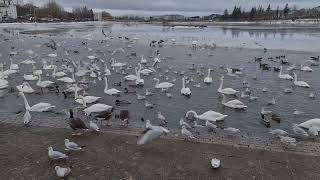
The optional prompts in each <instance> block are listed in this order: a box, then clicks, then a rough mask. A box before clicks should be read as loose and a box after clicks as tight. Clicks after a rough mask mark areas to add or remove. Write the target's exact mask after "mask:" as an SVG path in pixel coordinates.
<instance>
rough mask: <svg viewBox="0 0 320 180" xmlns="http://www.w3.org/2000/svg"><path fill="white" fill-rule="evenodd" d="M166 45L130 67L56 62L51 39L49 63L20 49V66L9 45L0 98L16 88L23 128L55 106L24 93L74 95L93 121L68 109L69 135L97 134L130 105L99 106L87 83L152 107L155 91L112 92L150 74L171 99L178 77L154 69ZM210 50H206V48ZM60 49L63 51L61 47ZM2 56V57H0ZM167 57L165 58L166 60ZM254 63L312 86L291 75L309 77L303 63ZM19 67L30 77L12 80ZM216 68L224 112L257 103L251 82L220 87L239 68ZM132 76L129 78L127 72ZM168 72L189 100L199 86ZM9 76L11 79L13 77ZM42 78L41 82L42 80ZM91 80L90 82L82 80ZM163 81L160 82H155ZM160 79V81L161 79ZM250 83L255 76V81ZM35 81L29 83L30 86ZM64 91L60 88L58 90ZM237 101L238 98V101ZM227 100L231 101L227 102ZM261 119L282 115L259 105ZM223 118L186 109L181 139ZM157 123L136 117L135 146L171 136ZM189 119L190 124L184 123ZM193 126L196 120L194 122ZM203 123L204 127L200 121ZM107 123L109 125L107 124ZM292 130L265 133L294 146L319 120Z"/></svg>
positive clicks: (96, 61) (0, 73)
mask: <svg viewBox="0 0 320 180" xmlns="http://www.w3.org/2000/svg"><path fill="white" fill-rule="evenodd" d="M102 33H103V34H104V35H105V36H106V38H109V39H110V36H109V35H106V34H105V33H104V32H102ZM118 38H119V39H124V40H123V41H125V42H135V41H138V38H132V39H130V38H127V37H118ZM166 43H172V44H174V43H175V40H174V39H171V40H170V41H163V40H160V41H152V42H151V43H150V48H151V49H153V50H154V49H155V51H154V53H153V55H152V56H150V57H149V58H148V59H146V58H145V57H144V55H141V59H140V61H139V62H138V63H137V64H135V65H132V64H130V65H129V64H127V63H126V62H118V61H116V60H115V58H111V59H110V61H108V60H103V59H101V58H98V57H96V56H95V55H90V56H87V57H86V59H85V60H68V59H61V58H59V55H58V54H57V53H56V52H57V49H58V48H61V44H59V43H56V42H55V41H53V40H51V42H50V43H47V44H46V46H47V47H48V48H51V49H52V51H53V52H52V53H50V54H47V58H48V59H49V62H48V61H43V62H42V63H41V62H38V61H35V60H34V59H36V57H37V55H36V53H35V52H34V51H33V50H31V49H29V50H23V52H24V53H26V54H28V55H29V56H30V57H32V58H28V59H26V60H23V61H21V62H19V63H14V60H13V59H14V57H15V56H16V55H17V54H18V53H21V51H20V52H18V51H17V50H15V48H14V47H12V51H11V52H10V53H9V54H8V56H9V59H10V63H6V62H4V63H3V62H1V63H0V97H2V98H4V97H5V95H6V93H8V92H14V91H15V89H17V91H18V94H19V96H20V97H21V98H22V100H23V102H24V106H25V113H24V116H23V123H24V124H30V122H31V119H32V115H31V113H36V112H38V113H42V112H47V111H52V109H54V108H55V105H53V104H51V103H47V102H39V103H36V104H33V105H30V104H29V102H28V99H27V94H32V93H38V94H40V95H43V94H45V93H47V91H48V92H55V93H59V94H63V95H64V97H65V98H69V97H70V96H71V95H74V96H73V98H74V101H75V103H76V104H78V105H79V106H77V107H76V108H75V109H76V111H77V112H78V110H79V109H80V110H82V112H83V114H84V115H86V116H87V117H88V118H91V117H93V119H92V120H90V121H89V124H86V121H84V120H82V119H80V117H77V115H76V114H74V108H70V109H69V110H68V111H65V113H67V114H68V116H69V118H68V122H69V125H70V127H71V128H72V129H73V130H74V131H88V130H91V131H94V132H99V131H100V127H99V123H98V121H99V120H101V124H100V126H101V125H102V120H106V121H108V122H109V121H110V119H111V118H112V117H113V116H114V109H115V108H116V106H117V105H122V104H130V102H129V101H127V100H120V99H116V100H115V105H116V106H112V105H110V104H103V103H102V102H100V100H101V97H98V96H94V95H89V94H88V93H87V92H86V91H87V90H88V89H90V88H92V87H90V85H91V84H92V83H97V82H100V81H101V82H104V85H105V86H104V89H101V91H103V92H104V94H105V95H107V96H113V97H115V98H118V97H121V94H123V93H132V94H135V95H136V97H137V99H138V100H143V101H144V105H145V107H146V108H147V109H151V108H154V106H155V105H154V104H153V103H151V102H150V101H148V100H147V97H148V96H152V95H154V93H157V92H159V91H156V92H155V91H152V90H150V89H145V94H138V93H136V92H135V91H134V90H131V89H129V88H128V87H126V88H124V89H123V90H122V89H119V88H118V89H117V87H121V86H123V84H122V83H123V82H124V81H125V82H131V83H130V87H132V88H138V87H140V88H143V86H144V84H145V79H144V78H143V77H146V76H150V77H153V78H152V79H153V80H154V89H159V90H160V91H161V92H164V93H165V94H166V96H167V97H168V98H171V97H172V94H171V93H170V90H171V89H172V88H173V87H174V86H175V83H177V81H176V80H177V79H174V80H172V81H170V82H169V81H166V80H168V77H167V76H165V75H161V74H159V73H158V72H157V70H158V69H160V68H161V67H160V66H161V64H162V63H165V62H166V61H164V58H165V57H161V55H160V50H159V49H160V47H161V46H163V45H166ZM82 45H83V46H86V45H87V43H86V42H85V41H84V42H82ZM125 45H126V48H128V49H129V48H132V46H133V45H134V43H125ZM207 47H208V46H203V45H200V44H199V42H197V41H193V42H192V44H191V48H194V49H198V48H207ZM209 47H210V46H209ZM61 49H62V48H61ZM87 49H88V51H89V52H92V49H91V48H90V47H87ZM70 53H79V52H76V51H73V52H71V51H70V50H64V56H68V55H69V54H70ZM109 53H110V55H111V56H114V55H115V54H121V53H123V54H126V53H127V51H126V50H125V49H124V48H118V49H115V50H112V51H110V52H109ZM1 56H2V55H1ZM130 56H134V57H136V56H137V54H136V53H131V54H130ZM166 58H170V57H166ZM267 60H269V61H274V62H276V63H279V66H278V67H271V65H269V64H268V63H266V62H267ZM253 62H255V63H259V65H258V66H259V67H260V68H261V70H270V71H271V70H273V71H276V72H278V73H279V74H278V78H279V79H280V80H283V81H286V80H288V81H292V82H293V84H294V86H298V87H302V88H309V87H311V85H310V84H309V83H307V82H305V81H302V80H298V77H297V74H296V73H295V71H297V70H300V71H302V72H306V73H310V72H312V71H313V70H312V68H311V67H309V66H307V65H306V63H305V64H302V65H301V66H300V67H299V66H296V65H295V64H292V65H290V64H289V62H287V61H286V59H285V56H279V57H275V58H274V57H269V58H267V59H264V58H255V59H254V60H253ZM307 63H309V64H310V66H319V56H318V57H311V60H309V61H308V62H307ZM21 66H24V69H28V72H30V73H29V74H24V75H23V76H21V77H20V76H17V75H16V76H15V74H19V69H21ZM40 66H41V67H40ZM284 66H289V67H288V68H286V69H285V70H286V71H288V72H290V73H288V74H285V73H284ZM220 68H221V69H223V70H225V72H226V73H225V74H224V75H221V76H220V86H219V88H218V89H217V90H216V91H217V93H219V94H220V95H221V97H222V100H221V104H222V106H224V107H226V108H231V109H236V110H244V109H246V108H248V105H247V104H245V103H244V102H242V101H240V100H239V98H248V99H249V100H250V101H257V100H258V98H259V97H256V96H253V95H252V93H251V89H250V87H251V86H250V83H249V82H248V81H247V80H244V81H243V86H244V87H245V91H239V90H236V89H233V88H231V87H224V79H225V76H230V77H239V76H240V75H241V74H242V73H243V72H242V71H243V69H242V68H225V67H223V66H221V67H220ZM202 69H205V67H204V66H203V65H200V66H199V65H196V64H192V66H191V67H189V69H188V70H190V71H195V72H196V74H197V75H199V77H203V83H205V84H211V83H213V77H212V76H211V72H212V70H211V69H210V68H209V69H208V70H207V74H206V75H204V73H202V72H201V70H202ZM132 71H134V73H132V74H130V73H128V72H132ZM169 71H172V72H174V73H175V74H180V75H181V79H180V80H181V81H180V80H179V81H180V82H181V84H182V88H181V90H180V93H181V95H182V96H186V97H190V96H192V89H191V86H190V87H187V86H188V85H189V84H190V83H191V82H193V83H194V86H193V87H194V88H197V87H200V86H201V84H200V82H196V81H195V79H194V78H193V77H187V76H184V73H185V72H184V71H181V72H177V71H175V70H174V69H173V68H169V69H167V70H166V71H165V72H166V73H168V72H169ZM113 73H116V74H123V79H122V80H120V81H118V82H116V83H114V84H110V81H109V80H110V79H111V78H112V74H113ZM13 76H14V78H10V77H13ZM43 77H45V78H43ZM17 78H22V79H23V81H24V82H23V83H22V84H21V85H17V86H16V87H15V88H13V87H12V86H10V84H14V83H13V82H10V83H9V81H8V80H9V79H12V80H13V81H15V80H16V79H17ZM88 78H89V79H90V80H91V81H89V80H87V79H88ZM160 79H162V80H160ZM163 79H165V80H163ZM254 79H255V77H254ZM32 82H34V83H32ZM62 87H63V90H62ZM35 88H38V89H39V91H36V90H34V89H35ZM5 89H9V91H5ZM80 91H82V92H83V93H82V94H81V95H80V94H79V92H80ZM262 91H263V92H267V91H268V88H266V87H265V88H263V89H262ZM284 92H285V93H293V90H292V89H290V88H287V89H285V90H284ZM238 97H239V98H238ZM309 97H310V98H311V99H314V98H316V97H315V94H314V93H311V94H310V96H309ZM230 99H231V100H230ZM275 103H276V102H275V98H272V99H271V100H270V101H269V102H267V104H268V105H274V104H275ZM294 113H295V114H297V115H298V114H301V113H303V112H300V111H298V110H296V111H295V112H294ZM260 114H261V121H262V123H263V124H264V125H266V126H269V127H270V120H274V121H277V122H280V121H281V117H279V116H278V115H276V114H275V113H273V112H272V111H268V110H265V108H264V107H261V112H260ZM115 117H116V118H118V119H120V125H121V126H127V125H128V124H129V119H130V111H129V110H128V109H127V110H121V111H120V113H119V114H118V115H115ZM227 117H228V115H225V114H222V113H219V112H216V111H213V110H208V111H207V112H204V113H202V114H198V113H197V112H195V111H193V110H190V111H188V112H186V114H185V115H184V117H182V118H181V119H180V120H179V121H177V123H179V126H180V127H181V135H182V137H183V138H184V139H185V140H192V139H196V136H195V135H194V133H193V132H192V128H203V127H206V128H208V130H209V131H213V130H214V129H217V128H219V126H218V125H217V124H216V122H218V121H223V120H224V119H225V118H227ZM157 119H158V120H159V125H152V123H151V121H150V120H148V119H147V120H145V119H144V118H141V121H143V122H145V130H144V131H143V133H142V134H141V136H140V137H139V139H138V141H137V144H138V145H144V144H147V143H150V142H151V141H153V140H155V139H157V138H159V137H160V136H162V135H166V134H168V133H170V130H169V129H168V128H167V127H166V124H167V123H168V122H167V121H166V118H165V116H164V115H163V114H162V113H161V112H158V114H157ZM187 120H189V122H188V121H187ZM190 122H193V125H190V124H189V123H190ZM198 122H201V123H200V124H198ZM202 122H203V123H202ZM107 125H109V123H108V124H107ZM292 127H293V132H294V135H290V134H289V133H288V132H286V131H284V130H282V129H273V130H270V133H271V134H273V135H275V136H277V137H279V138H280V140H281V142H283V143H286V144H290V145H295V144H296V138H295V136H302V137H308V136H317V135H318V132H319V131H320V119H310V120H308V121H306V122H304V123H301V124H293V125H292ZM223 130H225V131H227V132H233V133H235V132H239V131H240V130H239V129H236V128H233V127H227V128H223ZM81 134H82V133H81V132H78V133H74V134H73V135H81ZM65 147H66V150H67V151H76V150H82V148H83V146H79V145H78V144H76V143H75V142H71V141H69V140H68V139H65ZM48 155H49V157H50V158H51V159H53V160H59V159H66V158H68V156H67V155H66V154H64V153H62V152H59V151H56V150H53V148H52V147H49V148H48ZM211 163H212V166H213V167H214V168H218V167H219V166H220V160H218V159H212V162H211ZM55 171H56V174H57V176H59V177H66V176H68V175H69V174H70V172H71V169H70V167H60V166H55Z"/></svg>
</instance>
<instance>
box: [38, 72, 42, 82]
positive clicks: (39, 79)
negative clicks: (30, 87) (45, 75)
mask: <svg viewBox="0 0 320 180" xmlns="http://www.w3.org/2000/svg"><path fill="white" fill-rule="evenodd" d="M38 83H41V75H40V74H39V78H38Z"/></svg>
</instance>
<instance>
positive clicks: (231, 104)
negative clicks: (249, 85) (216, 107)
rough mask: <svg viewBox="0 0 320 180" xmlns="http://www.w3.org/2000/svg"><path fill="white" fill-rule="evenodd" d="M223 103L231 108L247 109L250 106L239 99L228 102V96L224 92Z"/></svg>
mask: <svg viewBox="0 0 320 180" xmlns="http://www.w3.org/2000/svg"><path fill="white" fill-rule="evenodd" d="M221 103H222V104H223V105H224V106H226V107H229V108H233V109H245V108H247V107H248V106H246V105H245V104H244V103H243V102H241V101H239V100H237V99H234V100H231V101H228V102H226V96H225V95H224V94H222V102H221Z"/></svg>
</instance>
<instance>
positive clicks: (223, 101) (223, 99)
mask: <svg viewBox="0 0 320 180" xmlns="http://www.w3.org/2000/svg"><path fill="white" fill-rule="evenodd" d="M221 103H222V104H225V103H226V96H225V95H224V94H222V102H221Z"/></svg>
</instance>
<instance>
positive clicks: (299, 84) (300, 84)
mask: <svg viewBox="0 0 320 180" xmlns="http://www.w3.org/2000/svg"><path fill="white" fill-rule="evenodd" d="M293 76H294V81H293V83H294V85H295V86H299V87H304V88H310V85H309V84H308V83H306V82H305V81H298V80H297V75H296V73H293Z"/></svg>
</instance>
